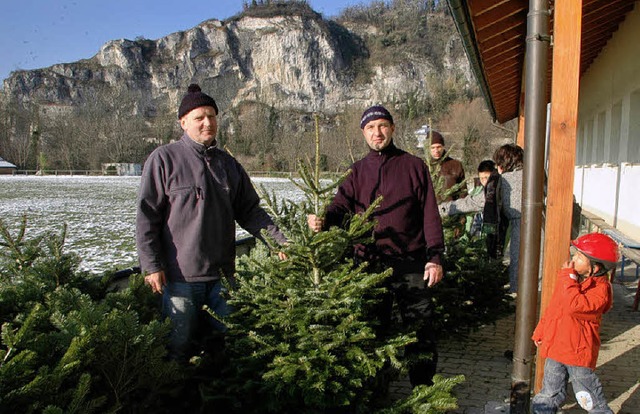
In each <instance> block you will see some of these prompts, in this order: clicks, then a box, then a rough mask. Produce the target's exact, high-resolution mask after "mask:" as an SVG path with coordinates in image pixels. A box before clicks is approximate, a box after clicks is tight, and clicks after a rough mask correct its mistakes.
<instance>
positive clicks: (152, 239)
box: [136, 84, 285, 359]
mask: <svg viewBox="0 0 640 414" xmlns="http://www.w3.org/2000/svg"><path fill="white" fill-rule="evenodd" d="M217 115H218V107H217V105H216V103H215V101H214V100H213V98H211V97H210V96H209V95H207V94H205V93H203V92H202V91H201V90H200V87H199V86H198V85H195V84H192V85H190V86H189V89H188V93H187V94H186V95H185V96H184V98H183V99H182V102H181V104H180V108H179V111H178V119H179V120H180V125H181V126H182V129H183V130H184V135H183V136H182V139H180V140H179V141H176V142H173V143H171V144H167V145H164V146H162V147H159V148H157V149H156V150H155V151H153V153H151V155H150V156H149V158H148V159H147V161H146V163H145V165H144V169H143V174H142V180H141V183H140V192H139V197H138V213H137V221H136V244H137V247H138V256H139V259H140V265H141V267H142V270H143V272H144V273H145V282H146V283H147V284H148V285H149V286H150V287H151V289H152V290H153V292H154V293H161V294H162V295H163V300H162V312H163V315H164V316H166V317H168V318H170V319H171V322H172V331H171V334H170V338H169V342H170V344H169V351H170V354H171V356H172V357H174V358H176V359H183V358H185V357H186V356H187V351H188V350H189V345H190V341H191V340H192V339H193V334H194V331H195V328H196V323H197V320H198V314H199V313H200V310H201V308H202V305H204V304H206V305H208V306H209V308H211V309H212V310H213V311H214V312H216V313H217V314H218V315H220V316H225V315H227V314H228V313H229V308H228V307H227V304H226V301H225V300H224V298H223V297H222V296H221V292H222V291H223V284H222V282H221V279H222V278H223V277H225V276H226V277H232V276H233V273H234V265H235V223H236V222H238V224H240V226H242V227H243V228H244V229H246V230H247V231H248V232H249V233H251V234H253V235H254V236H256V237H260V231H261V230H262V229H267V231H268V232H269V233H270V234H271V236H272V237H274V238H275V239H276V240H277V241H278V242H281V243H284V242H285V238H284V236H283V235H282V234H281V233H280V232H279V231H278V229H277V228H276V226H275V225H274V224H273V222H272V221H271V218H270V217H269V216H268V215H267V213H266V212H265V211H264V210H263V209H262V208H261V207H260V200H259V198H258V195H257V194H256V191H255V189H254V188H253V185H252V184H251V181H250V179H249V176H248V175H247V173H246V172H245V170H244V169H243V168H242V166H241V165H240V164H239V163H238V162H237V161H236V160H235V159H234V158H233V157H231V156H230V155H228V154H227V153H226V152H224V151H222V150H221V149H219V148H218V147H217V142H216V139H215V136H216V132H217V129H218V124H217V120H216V116H217ZM209 320H210V322H211V324H212V325H213V327H214V328H215V329H218V330H220V331H224V329H225V328H224V326H223V325H222V324H221V323H219V322H218V321H217V320H215V319H213V318H211V317H209Z"/></svg>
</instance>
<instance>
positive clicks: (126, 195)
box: [0, 175, 304, 273]
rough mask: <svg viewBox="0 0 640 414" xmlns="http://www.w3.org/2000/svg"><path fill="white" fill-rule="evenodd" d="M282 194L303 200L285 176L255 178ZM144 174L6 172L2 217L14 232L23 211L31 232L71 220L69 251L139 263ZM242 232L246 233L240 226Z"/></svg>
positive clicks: (93, 268) (86, 258)
mask: <svg viewBox="0 0 640 414" xmlns="http://www.w3.org/2000/svg"><path fill="white" fill-rule="evenodd" d="M253 181H254V183H255V184H256V185H262V186H264V187H265V188H266V189H267V191H268V192H269V193H272V192H274V193H275V194H276V196H277V197H278V199H284V198H286V199H289V200H292V201H295V202H299V201H301V200H303V198H304V197H303V195H302V193H301V191H300V190H299V189H298V188H297V187H296V186H295V185H293V184H292V183H291V182H290V181H289V179H286V178H255V179H254V180H253ZM139 185H140V177H83V176H43V177H37V176H2V175H0V218H1V219H2V221H3V222H4V223H5V225H7V226H8V227H9V229H10V231H11V233H12V234H16V232H17V230H18V224H19V222H20V218H21V217H22V215H23V214H26V215H27V223H28V225H27V232H28V233H27V235H39V234H42V233H46V232H54V233H59V232H60V230H61V229H62V226H63V224H64V223H66V224H67V240H66V249H67V251H71V252H75V253H77V254H78V255H79V256H80V257H81V258H82V259H83V261H82V264H81V268H82V269H85V270H88V271H90V272H93V273H102V272H104V271H108V270H112V269H123V268H127V267H130V266H136V265H137V255H136V251H135V236H134V231H135V216H136V206H135V203H136V196H137V193H138V187H139ZM238 234H239V235H241V234H243V231H242V230H241V229H239V230H238Z"/></svg>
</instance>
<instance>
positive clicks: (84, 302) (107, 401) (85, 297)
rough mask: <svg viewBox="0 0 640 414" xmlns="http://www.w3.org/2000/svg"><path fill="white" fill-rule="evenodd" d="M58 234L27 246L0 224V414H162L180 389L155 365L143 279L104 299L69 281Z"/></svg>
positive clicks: (161, 363)
mask: <svg viewBox="0 0 640 414" xmlns="http://www.w3.org/2000/svg"><path fill="white" fill-rule="evenodd" d="M65 234H66V230H65V228H64V226H63V228H62V230H61V231H60V233H59V234H46V235H43V236H39V237H32V238H29V237H27V219H26V217H24V218H23V220H22V222H21V223H20V226H19V228H18V230H17V232H15V234H14V233H12V232H11V231H10V230H9V228H8V227H7V226H6V225H5V224H4V223H3V222H2V221H1V220H0V324H1V325H2V337H1V342H0V413H29V412H45V413H92V412H101V413H104V412H116V411H120V410H126V411H132V412H163V410H162V407H163V406H162V404H158V399H157V398H156V397H157V396H158V395H160V394H161V393H162V392H163V391H165V392H166V391H167V390H168V389H169V388H170V387H169V385H170V384H171V383H174V382H175V381H179V378H180V373H179V371H178V368H177V366H175V364H173V363H171V362H167V361H165V359H164V356H165V354H166V350H165V344H164V337H165V336H166V335H167V333H168V325H167V324H166V323H161V322H160V321H158V320H157V319H156V318H155V317H154V316H153V315H154V313H153V312H150V310H151V309H152V306H150V305H149V300H150V293H149V291H148V289H147V288H146V287H145V286H144V285H143V283H142V278H141V277H137V278H134V279H132V280H131V283H130V286H129V288H128V289H125V290H123V291H121V292H110V291H109V289H108V286H109V284H108V277H107V278H105V279H97V278H95V277H91V276H89V275H87V274H85V273H84V272H80V271H78V265H79V262H80V260H79V258H78V257H77V256H75V255H72V254H68V253H65V252H64V249H63V246H64V240H65Z"/></svg>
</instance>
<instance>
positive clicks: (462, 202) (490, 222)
mask: <svg viewBox="0 0 640 414" xmlns="http://www.w3.org/2000/svg"><path fill="white" fill-rule="evenodd" d="M477 180H478V183H479V184H480V185H476V186H475V187H474V188H473V189H472V190H471V192H470V193H469V194H468V196H467V197H464V198H459V199H457V200H454V201H446V202H444V203H441V204H440V205H439V208H440V214H441V215H442V216H454V215H459V214H469V213H476V214H475V215H474V217H473V220H472V221H471V223H470V226H468V227H469V229H468V232H469V234H470V235H471V236H473V235H476V234H478V233H482V234H484V235H485V237H486V243H487V253H488V254H489V256H490V257H493V258H497V257H498V256H499V255H500V254H501V252H502V249H501V247H500V240H502V242H504V228H503V227H504V226H503V225H501V224H503V222H504V221H501V220H500V219H501V215H500V208H499V205H500V189H499V185H500V174H498V171H497V169H496V167H495V163H494V162H493V161H492V160H484V161H482V162H480V164H479V165H478V178H477Z"/></svg>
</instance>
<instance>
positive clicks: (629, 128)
mask: <svg viewBox="0 0 640 414" xmlns="http://www.w3.org/2000/svg"><path fill="white" fill-rule="evenodd" d="M639 39H640V5H638V4H636V6H635V9H634V10H633V11H632V12H630V13H629V14H628V15H627V16H626V18H625V21H624V22H623V23H622V24H621V25H620V27H619V28H618V31H617V32H616V33H614V35H613V37H612V38H611V39H610V40H609V42H608V43H607V45H606V46H605V48H604V49H603V50H602V52H601V53H600V55H599V56H598V57H597V59H596V61H595V62H594V63H593V64H592V65H591V66H590V67H589V69H588V70H587V72H586V73H585V74H584V75H583V76H582V78H581V79H580V99H579V103H578V135H577V148H576V170H575V180H574V194H575V196H576V200H577V201H578V202H579V203H580V204H581V206H582V207H583V208H585V209H587V210H589V211H591V212H592V213H594V214H597V215H598V216H600V217H602V218H603V219H604V220H605V221H606V222H607V223H609V224H611V225H612V226H615V227H617V228H618V229H619V230H620V231H622V232H623V233H625V234H627V235H628V236H630V237H632V238H634V239H636V240H640V196H639V195H638V193H639V192H640V41H639Z"/></svg>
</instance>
